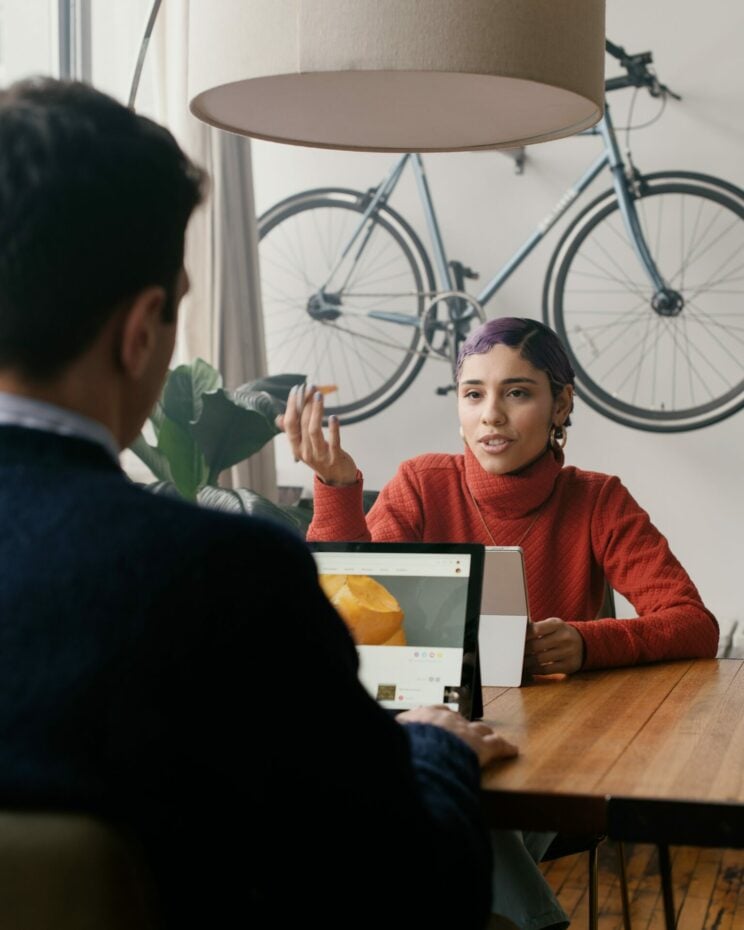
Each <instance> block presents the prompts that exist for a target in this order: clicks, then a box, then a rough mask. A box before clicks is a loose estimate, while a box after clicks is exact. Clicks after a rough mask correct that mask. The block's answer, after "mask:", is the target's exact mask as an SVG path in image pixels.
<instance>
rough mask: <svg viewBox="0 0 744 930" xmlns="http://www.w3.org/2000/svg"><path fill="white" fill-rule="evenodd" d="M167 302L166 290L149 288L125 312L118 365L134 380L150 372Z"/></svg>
mask: <svg viewBox="0 0 744 930" xmlns="http://www.w3.org/2000/svg"><path fill="white" fill-rule="evenodd" d="M166 300H167V294H166V292H165V288H162V287H156V286H153V287H147V288H145V289H144V290H142V291H140V292H139V293H138V294H137V295H136V297H134V299H133V300H132V301H131V302H130V303H129V304H128V306H127V307H126V308H125V309H124V310H123V311H122V312H123V318H122V321H121V329H120V331H119V340H118V342H119V344H118V347H117V348H118V356H119V358H118V362H119V364H120V365H121V367H122V369H123V370H124V373H125V374H126V375H128V376H129V377H130V378H132V379H133V380H137V379H138V378H140V377H141V376H142V375H143V374H144V373H145V372H146V371H147V368H148V365H149V362H150V359H151V357H152V354H153V352H154V351H155V349H156V347H157V345H158V331H159V329H160V327H162V326H163V320H162V314H163V309H164V307H165V302H166Z"/></svg>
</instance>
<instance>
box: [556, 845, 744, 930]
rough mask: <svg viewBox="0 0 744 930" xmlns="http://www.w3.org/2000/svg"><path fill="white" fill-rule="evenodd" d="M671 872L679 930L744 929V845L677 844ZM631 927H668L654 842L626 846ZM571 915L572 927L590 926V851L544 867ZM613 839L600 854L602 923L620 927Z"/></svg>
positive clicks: (607, 928)
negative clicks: (727, 847)
mask: <svg viewBox="0 0 744 930" xmlns="http://www.w3.org/2000/svg"><path fill="white" fill-rule="evenodd" d="M671 855H672V875H673V880H674V893H675V905H676V907H677V913H678V915H679V920H678V923H677V927H678V930H744V850H722V849H697V848H691V847H687V846H680V847H673V848H672V850H671ZM625 856H626V864H627V870H628V890H629V895H630V901H631V922H632V930H664V911H663V905H662V900H661V890H660V884H659V873H658V862H657V856H656V847H654V846H642V845H629V844H626V846H625ZM541 868H542V870H543V872H544V874H545V876H546V878H547V880H548V882H549V883H550V885H551V887H552V888H553V889H554V891H556V892H557V894H558V899H559V900H560V902H561V904H562V905H563V907H564V909H565V911H566V913H567V914H568V915H569V917H570V918H571V930H587V927H588V900H587V879H588V863H587V856H586V855H585V854H582V855H580V856H566V857H564V858H563V859H556V860H553V861H552V862H548V863H545V864H544V865H543V866H541ZM618 875H619V868H618V864H617V852H616V847H615V844H613V843H604V844H603V845H602V846H601V847H600V856H599V908H600V918H599V928H600V930H622V927H623V920H622V906H621V903H620V885H619V880H618Z"/></svg>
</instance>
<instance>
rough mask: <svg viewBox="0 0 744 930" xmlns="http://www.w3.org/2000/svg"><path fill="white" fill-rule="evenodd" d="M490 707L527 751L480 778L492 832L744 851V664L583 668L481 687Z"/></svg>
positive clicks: (488, 712) (494, 719)
mask: <svg viewBox="0 0 744 930" xmlns="http://www.w3.org/2000/svg"><path fill="white" fill-rule="evenodd" d="M483 701H484V714H483V717H484V720H486V721H488V722H489V723H491V724H493V725H494V726H495V727H497V728H498V730H499V732H501V733H503V734H504V736H506V737H507V738H509V739H510V740H512V741H513V742H515V743H517V745H518V746H519V747H520V756H519V757H518V758H517V759H514V760H511V761H508V762H503V763H499V764H497V765H496V766H494V767H493V768H492V769H491V770H489V771H488V772H486V773H485V775H484V778H483V804H484V808H485V811H486V815H487V817H488V819H489V822H490V823H491V824H493V825H494V826H495V825H498V826H500V827H521V828H525V829H537V830H540V829H542V830H556V831H560V832H564V833H608V832H609V833H610V834H611V835H612V833H613V831H614V832H615V833H617V829H616V828H617V824H618V823H624V824H626V825H627V826H629V829H630V831H631V833H633V835H632V836H631V835H627V834H626V835H625V836H623V837H618V838H623V839H636V840H638V841H644V842H659V843H679V844H688V845H709V846H738V847H741V846H744V662H742V661H740V660H736V659H721V660H716V659H705V660H702V659H699V660H691V661H681V662H667V663H662V664H658V665H648V666H639V667H636V668H627V669H613V670H608V671H600V672H582V673H579V674H577V675H574V676H571V677H570V678H564V679H558V680H556V679H552V680H545V681H541V682H540V683H537V684H531V685H529V686H527V687H524V688H485V689H484V694H483ZM618 812H619V813H618ZM618 817H619V818H620V819H619V820H618ZM633 818H635V821H634V820H633ZM611 821H614V822H611ZM610 827H612V829H610ZM636 834H637V835H636Z"/></svg>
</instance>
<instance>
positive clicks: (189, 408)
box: [163, 358, 222, 429]
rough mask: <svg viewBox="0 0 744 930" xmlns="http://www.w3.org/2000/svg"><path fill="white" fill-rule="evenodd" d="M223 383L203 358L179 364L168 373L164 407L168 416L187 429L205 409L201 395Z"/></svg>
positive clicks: (219, 386)
mask: <svg viewBox="0 0 744 930" xmlns="http://www.w3.org/2000/svg"><path fill="white" fill-rule="evenodd" d="M221 387H222V376H221V375H220V373H219V372H218V371H217V370H216V369H215V368H212V366H211V365H209V364H207V362H205V361H204V359H201V358H197V359H196V360H195V361H193V362H192V363H191V364H190V365H179V366H178V368H175V369H174V370H173V371H171V372H170V373H169V375H168V380H167V381H166V384H165V390H164V391H163V410H164V412H165V414H166V416H167V417H169V418H170V419H171V420H173V421H175V422H176V423H178V424H179V425H180V426H182V427H183V428H184V429H188V428H189V424H190V423H193V422H194V420H198V419H199V417H200V415H201V412H202V396H203V395H204V394H206V393H207V392H208V391H215V390H217V389H218V388H221Z"/></svg>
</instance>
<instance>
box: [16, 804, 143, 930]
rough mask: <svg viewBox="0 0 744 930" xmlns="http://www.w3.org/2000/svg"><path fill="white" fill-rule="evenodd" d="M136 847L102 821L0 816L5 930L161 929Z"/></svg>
mask: <svg viewBox="0 0 744 930" xmlns="http://www.w3.org/2000/svg"><path fill="white" fill-rule="evenodd" d="M153 902H154V897H153V894H152V889H151V887H150V885H149V881H148V878H147V871H146V869H145V868H144V865H143V864H142V862H141V861H140V857H139V855H138V853H137V850H136V847H135V845H134V844H133V843H131V842H130V841H129V840H128V839H127V838H125V836H124V835H123V834H122V833H120V832H119V830H117V829H116V828H114V827H113V826H111V825H110V824H108V823H105V822H104V821H102V820H99V819H96V818H95V817H91V816H87V815H82V814H71V813H57V812H55V813H49V812H36V811H33V812H31V811H0V927H2V928H3V930H133V928H137V930H140V928H141V930H155V928H156V927H157V921H156V918H155V908H154V903H153Z"/></svg>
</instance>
